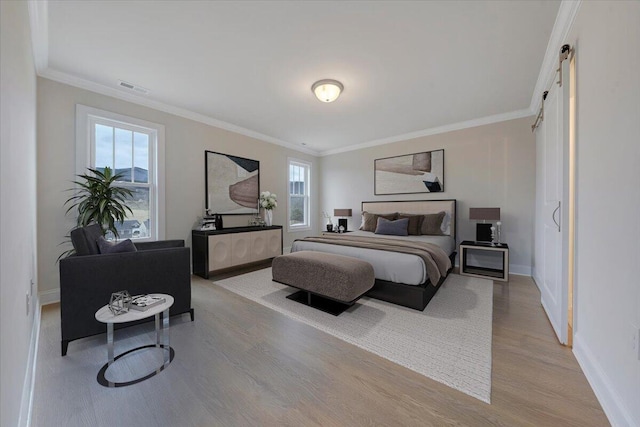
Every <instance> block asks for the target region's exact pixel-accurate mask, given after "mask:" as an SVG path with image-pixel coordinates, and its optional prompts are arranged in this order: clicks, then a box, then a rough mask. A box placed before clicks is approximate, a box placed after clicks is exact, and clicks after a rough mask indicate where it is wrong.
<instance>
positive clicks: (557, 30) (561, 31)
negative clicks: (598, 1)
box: [529, 0, 582, 114]
mask: <svg viewBox="0 0 640 427" xmlns="http://www.w3.org/2000/svg"><path fill="white" fill-rule="evenodd" d="M581 4H582V0H562V3H560V8H559V9H558V14H557V15H556V22H555V23H554V24H553V30H552V31H551V36H549V43H548V44H547V50H546V52H545V54H544V60H543V61H542V65H541V66H540V72H539V73H538V81H537V82H536V86H535V88H534V89H533V94H532V95H531V104H530V105H529V109H530V110H531V113H532V114H536V113H537V112H538V109H539V108H540V104H541V102H542V93H543V92H544V91H545V90H547V89H548V88H549V87H550V86H551V85H552V84H553V79H554V78H555V75H556V70H557V68H558V66H557V63H558V55H559V52H560V48H561V47H562V45H563V44H564V43H565V42H566V40H567V36H568V35H569V31H571V27H572V25H573V21H574V20H575V18H576V14H577V13H578V9H580V5H581Z"/></svg>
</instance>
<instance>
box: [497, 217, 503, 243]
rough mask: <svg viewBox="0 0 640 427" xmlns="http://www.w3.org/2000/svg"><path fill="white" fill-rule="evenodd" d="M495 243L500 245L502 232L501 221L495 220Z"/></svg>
mask: <svg viewBox="0 0 640 427" xmlns="http://www.w3.org/2000/svg"><path fill="white" fill-rule="evenodd" d="M496 233H497V234H496V245H500V244H501V243H500V238H501V233H502V222H500V221H498V222H496Z"/></svg>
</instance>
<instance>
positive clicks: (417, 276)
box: [291, 230, 456, 285]
mask: <svg viewBox="0 0 640 427" xmlns="http://www.w3.org/2000/svg"><path fill="white" fill-rule="evenodd" d="M349 235H351V236H366V237H378V238H384V239H399V240H410V241H419V242H428V243H433V244H436V245H438V246H439V247H441V248H442V249H443V250H444V251H445V252H446V253H447V255H448V254H451V253H452V252H454V251H455V248H456V243H455V239H454V238H453V237H451V236H386V235H379V234H375V233H372V232H370V231H360V230H358V231H354V232H352V233H349ZM298 251H316V252H328V253H332V254H338V255H344V256H350V257H353V258H359V259H361V260H363V261H367V262H368V263H370V264H371V265H372V266H373V271H374V273H375V276H376V279H380V280H387V281H389V282H395V283H404V284H406V285H419V284H422V283H424V282H425V281H426V280H427V268H426V266H425V265H424V261H422V259H421V258H420V257H419V256H416V255H411V254H402V253H396V252H389V251H379V250H375V249H364V248H353V247H350V246H340V245H331V244H328V243H316V242H305V241H302V240H298V241H295V242H293V245H292V246H291V252H298Z"/></svg>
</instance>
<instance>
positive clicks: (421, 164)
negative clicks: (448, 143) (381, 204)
mask: <svg viewBox="0 0 640 427" xmlns="http://www.w3.org/2000/svg"><path fill="white" fill-rule="evenodd" d="M373 191H374V194H376V195H383V194H412V193H442V192H444V150H434V151H425V152H424V153H414V154H405V155H402V156H396V157H386V158H384V159H376V160H375V161H374V184H373Z"/></svg>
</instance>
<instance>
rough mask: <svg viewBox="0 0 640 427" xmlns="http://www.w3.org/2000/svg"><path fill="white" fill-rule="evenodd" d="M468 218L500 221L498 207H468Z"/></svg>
mask: <svg viewBox="0 0 640 427" xmlns="http://www.w3.org/2000/svg"><path fill="white" fill-rule="evenodd" d="M469 219H474V220H483V221H485V220H486V221H500V208H469Z"/></svg>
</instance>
